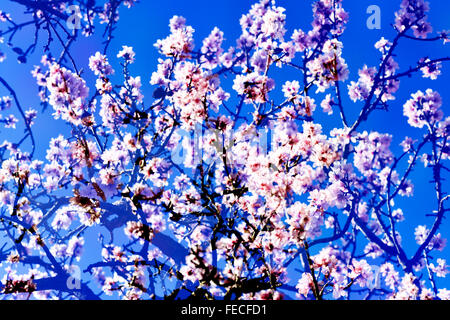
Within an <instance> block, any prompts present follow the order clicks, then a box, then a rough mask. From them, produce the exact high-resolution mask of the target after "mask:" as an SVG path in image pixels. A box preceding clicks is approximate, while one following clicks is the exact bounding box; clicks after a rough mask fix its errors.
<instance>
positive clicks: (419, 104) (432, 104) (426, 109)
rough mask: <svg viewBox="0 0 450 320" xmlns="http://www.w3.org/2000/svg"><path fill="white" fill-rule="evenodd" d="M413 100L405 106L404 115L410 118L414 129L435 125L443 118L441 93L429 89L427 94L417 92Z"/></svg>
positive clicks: (409, 121)
mask: <svg viewBox="0 0 450 320" xmlns="http://www.w3.org/2000/svg"><path fill="white" fill-rule="evenodd" d="M411 97H412V98H411V99H410V100H408V101H406V103H405V104H404V105H403V114H404V115H405V116H406V117H407V118H408V123H409V125H411V126H412V127H417V128H422V127H423V126H424V125H426V124H433V123H435V122H437V121H439V120H441V119H442V117H443V112H442V110H440V107H441V105H442V99H441V96H440V95H439V93H437V92H435V91H433V90H432V89H427V90H426V91H425V93H423V92H422V91H420V90H419V91H417V92H416V93H413V94H412V95H411Z"/></svg>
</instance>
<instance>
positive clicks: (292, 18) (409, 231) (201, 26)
mask: <svg viewBox="0 0 450 320" xmlns="http://www.w3.org/2000/svg"><path fill="white" fill-rule="evenodd" d="M429 2H430V6H431V11H430V13H429V21H431V23H432V25H433V29H434V31H438V30H443V29H445V30H450V20H449V19H448V17H449V12H450V1H442V0H431V1H429ZM252 3H253V1H249V0H226V1H225V0H224V1H211V0H191V1H183V0H166V1H153V0H141V1H140V3H139V4H137V5H136V7H135V8H132V9H131V10H127V9H124V8H122V9H121V18H120V21H119V24H118V28H117V30H116V32H115V38H114V39H113V41H112V43H111V46H110V48H109V51H108V53H109V55H110V61H111V63H112V64H113V66H115V67H116V70H117V71H119V68H118V65H117V60H116V59H115V55H116V53H117V52H118V51H119V50H120V48H121V46H122V45H129V46H132V47H133V48H134V50H135V52H136V63H135V64H134V65H133V66H132V67H131V71H132V74H133V75H134V76H137V75H140V76H141V78H142V83H143V91H144V95H145V96H146V97H147V99H148V100H147V101H151V100H150V99H149V98H151V93H152V91H153V88H152V87H151V86H150V84H149V80H150V76H151V73H152V72H153V71H155V70H156V65H157V58H158V57H159V55H158V53H157V51H156V49H155V48H154V47H153V44H154V43H155V42H156V40H157V39H160V38H163V37H165V36H167V35H168V33H169V27H168V22H169V19H170V18H171V17H172V16H173V15H182V16H184V17H185V18H186V19H187V24H189V25H191V26H192V27H193V28H194V29H195V39H196V46H197V47H200V46H201V40H202V39H203V38H205V37H206V36H207V35H208V34H209V32H210V31H211V30H212V29H213V28H214V27H215V26H217V27H218V28H219V29H221V30H222V31H223V32H224V36H225V38H226V41H225V44H224V46H223V47H224V48H225V49H226V48H228V47H229V46H231V45H234V44H235V39H236V38H237V37H238V36H239V34H240V26H239V18H240V17H241V15H242V14H244V13H246V12H248V10H249V8H250V6H251V4H252ZM311 3H312V1H305V0H301V1H299V0H279V1H277V4H278V5H279V6H283V7H285V8H286V9H287V11H286V14H287V27H286V28H287V30H288V31H287V34H286V36H287V37H290V35H291V34H292V31H293V29H295V28H302V29H303V30H305V31H307V30H309V29H310V22H311V21H312V11H311ZM399 4H400V1H381V0H370V1H369V0H361V1H356V0H344V7H345V8H346V10H347V11H348V12H349V13H350V22H349V23H348V25H347V30H346V32H345V33H344V36H343V37H342V41H343V43H344V53H343V56H344V58H345V60H346V62H347V64H348V65H349V68H350V72H351V73H350V78H349V81H350V80H353V81H356V80H357V71H358V69H359V68H361V67H362V66H363V65H364V64H367V65H368V66H376V65H377V64H378V62H379V58H380V55H379V53H378V51H377V50H376V49H375V48H374V47H373V45H374V43H375V42H376V41H377V40H379V39H380V37H381V36H384V37H385V38H387V39H392V38H393V36H394V31H393V30H392V27H391V26H390V24H391V23H392V22H393V21H394V12H395V11H396V10H397V9H398V7H399ZM369 5H378V6H379V7H380V8H381V29H380V30H369V29H368V28H367V27H366V19H367V18H368V16H369V15H368V14H366V8H367V7H368V6H369ZM14 7H15V8H16V6H14ZM10 8H12V7H11V5H10V3H9V2H6V1H2V4H1V5H0V9H1V10H4V11H7V12H8V10H9V9H10ZM9 12H10V13H11V15H12V17H19V18H20V17H21V12H17V11H9ZM102 30H103V26H100V27H99V29H98V31H100V32H98V33H97V34H96V36H94V37H92V38H89V39H82V40H81V41H79V42H78V43H76V44H75V45H74V46H73V51H72V54H73V56H74V58H75V60H76V61H77V62H78V63H79V66H82V67H83V68H84V69H85V75H86V79H87V80H88V82H89V83H91V84H92V83H93V81H94V77H93V74H92V73H91V72H90V70H89V69H88V67H87V62H88V58H89V56H91V55H93V54H94V53H95V52H96V51H101V50H102V43H101V39H100V37H99V35H101V32H102ZM28 35H29V33H28V32H26V31H25V32H23V33H21V34H18V36H17V40H18V42H17V43H18V44H20V43H27V42H28V41H30V38H29V36H28ZM43 44H44V43H43V42H42V43H41V44H40V45H41V46H42V45H43ZM1 46H2V48H1V49H4V48H5V45H4V44H3V45H1ZM449 46H450V44H448V45H447V46H443V45H442V42H440V41H439V42H432V43H429V42H420V43H418V42H414V41H412V40H403V42H402V43H401V44H400V49H399V50H398V51H397V57H396V61H397V62H398V63H399V65H400V71H403V70H407V69H408V68H409V67H410V66H414V65H415V63H416V62H417V61H418V59H419V58H421V57H423V56H429V57H430V58H439V57H444V56H450V47H449ZM39 49H40V48H39ZM39 49H38V51H39ZM5 51H6V53H7V55H8V59H7V60H6V61H5V62H4V63H3V64H0V76H2V77H4V78H5V79H7V80H8V81H9V83H10V84H11V86H12V87H13V88H15V90H16V92H17V94H18V96H19V99H20V101H21V103H22V105H23V106H24V108H25V109H27V108H28V107H35V108H39V99H38V97H37V86H36V84H35V81H34V79H33V78H32V77H31V74H30V70H31V69H32V65H34V64H38V63H39V59H40V56H39V55H37V54H35V55H33V57H32V58H31V59H30V60H29V62H28V63H27V64H17V63H16V62H15V61H14V59H15V55H14V53H12V52H11V51H10V50H9V49H5ZM442 72H443V75H441V76H440V77H439V78H438V80H437V81H431V80H428V79H423V78H421V77H420V74H417V76H416V77H414V78H411V79H403V80H402V82H401V85H400V90H399V92H398V93H397V94H396V98H397V99H396V100H395V101H394V102H392V103H391V104H390V112H389V113H385V112H382V111H378V112H375V113H374V114H372V115H371V117H372V118H371V120H370V121H369V122H368V123H366V124H364V125H363V126H362V127H361V128H360V130H362V129H365V130H368V131H370V130H375V131H380V132H382V133H384V132H386V133H391V134H393V136H394V139H393V147H392V149H393V151H396V152H397V154H398V152H399V151H400V148H399V147H398V144H399V143H400V142H401V141H402V140H403V138H404V136H405V135H409V136H411V137H413V138H419V137H420V136H421V135H422V134H423V133H424V132H423V131H421V130H420V129H415V128H411V127H409V126H408V124H407V122H406V117H404V116H403V113H402V112H403V111H402V106H403V103H404V102H405V101H406V100H407V99H409V96H410V94H411V93H413V92H416V91H417V90H419V89H420V90H422V91H424V90H426V89H427V88H432V89H434V90H437V91H438V92H439V93H440V94H441V96H442V98H443V101H444V103H443V106H442V108H443V110H444V112H445V113H446V115H450V108H449V106H448V103H449V101H450V90H448V85H447V84H448V83H450V65H448V64H447V65H445V64H444V66H443V69H442ZM116 73H119V72H116ZM297 76H298V79H300V75H297V74H296V73H295V72H292V71H289V72H288V71H281V72H279V73H278V74H276V75H274V77H275V78H276V79H284V80H295V79H296V77H297ZM349 81H348V82H347V83H346V84H348V83H349ZM346 84H345V86H343V88H345V87H346ZM281 85H282V82H277V88H278V89H280V88H281ZM4 94H6V92H5V91H4V90H3V89H0V95H4ZM318 101H320V100H318ZM147 103H149V102H147ZM344 108H345V110H346V112H347V113H348V115H349V118H350V119H351V120H352V121H353V120H355V117H356V115H357V114H358V113H359V111H360V108H361V104H356V103H353V102H351V101H350V100H349V99H346V100H345V101H344ZM38 110H40V109H38ZM49 111H51V110H47V111H46V113H45V114H42V115H41V114H40V115H39V119H38V120H37V121H36V125H35V126H34V130H35V132H36V133H35V134H36V136H37V140H38V153H37V155H38V156H42V155H45V148H46V147H47V146H48V141H49V139H50V138H51V137H54V136H57V135H58V134H60V133H61V134H65V133H67V127H66V126H65V125H64V123H63V122H62V121H61V120H59V121H56V122H55V121H52V122H50V121H49V119H50V118H49V114H50V112H49ZM316 113H317V114H320V113H321V111H320V110H318V111H316ZM337 118H338V116H337V115H335V117H334V119H337ZM317 120H318V121H324V126H325V127H328V128H331V127H333V125H334V124H335V123H336V122H335V120H330V119H329V117H328V116H325V115H319V116H318V118H317ZM15 135H16V133H14V132H13V131H12V130H8V129H0V142H1V141H3V140H4V139H9V138H11V137H14V136H15ZM425 173H426V174H425ZM412 177H413V178H414V181H415V182H416V183H415V195H414V197H413V198H407V199H405V200H403V201H399V202H398V203H397V204H398V205H399V207H401V208H403V211H404V213H405V218H406V221H405V222H403V223H401V224H400V225H399V231H400V232H401V233H402V235H403V239H404V240H403V241H404V242H405V243H406V244H407V245H406V246H405V247H406V252H407V253H408V254H412V253H413V252H414V250H415V249H416V245H415V242H414V227H415V226H416V225H417V224H427V225H428V226H431V223H432V220H431V218H425V214H426V213H431V210H434V208H435V207H436V206H435V200H434V202H433V188H432V185H431V184H430V183H429V179H430V175H429V170H428V171H426V172H425V171H424V170H422V169H419V170H416V171H415V172H414V173H413V176H412ZM449 227H450V224H449V221H448V220H444V224H443V225H442V227H441V230H440V231H441V233H443V234H444V236H445V235H448V234H449V232H448V230H449ZM449 251H450V250H448V249H445V250H444V252H442V253H439V254H437V255H436V256H438V257H446V258H447V259H448V260H450V254H449ZM446 282H447V283H448V284H450V280H449V281H446Z"/></svg>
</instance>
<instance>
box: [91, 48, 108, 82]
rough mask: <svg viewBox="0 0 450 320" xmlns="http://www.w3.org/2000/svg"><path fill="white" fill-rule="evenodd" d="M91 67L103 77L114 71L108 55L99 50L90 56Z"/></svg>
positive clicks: (96, 73)
mask: <svg viewBox="0 0 450 320" xmlns="http://www.w3.org/2000/svg"><path fill="white" fill-rule="evenodd" d="M89 68H90V69H91V70H92V71H94V73H95V75H97V76H99V75H100V76H103V77H105V76H109V75H111V74H113V72H114V70H113V69H112V67H111V65H110V64H109V62H108V59H107V58H106V56H105V55H103V54H101V53H100V52H98V51H97V52H96V53H95V55H93V56H91V57H90V58H89Z"/></svg>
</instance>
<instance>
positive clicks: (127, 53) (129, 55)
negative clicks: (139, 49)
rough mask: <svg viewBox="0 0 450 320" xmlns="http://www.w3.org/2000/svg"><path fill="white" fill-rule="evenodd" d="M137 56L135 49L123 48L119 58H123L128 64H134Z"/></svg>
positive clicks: (118, 55)
mask: <svg viewBox="0 0 450 320" xmlns="http://www.w3.org/2000/svg"><path fill="white" fill-rule="evenodd" d="M135 56H136V54H135V53H134V51H133V48H132V47H129V46H122V50H120V51H119V53H118V54H117V58H123V59H124V60H125V62H127V63H133V62H134V60H135Z"/></svg>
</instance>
